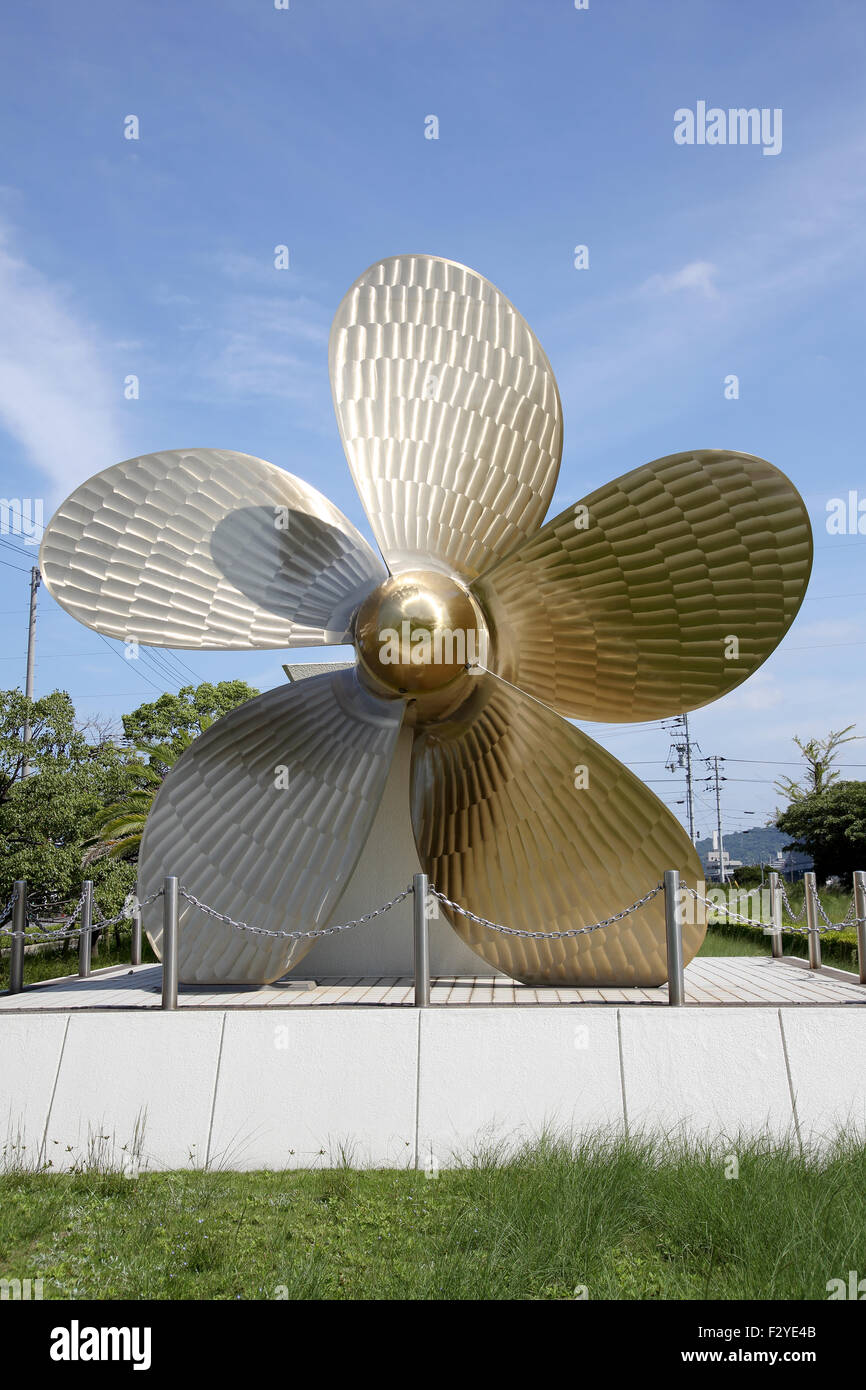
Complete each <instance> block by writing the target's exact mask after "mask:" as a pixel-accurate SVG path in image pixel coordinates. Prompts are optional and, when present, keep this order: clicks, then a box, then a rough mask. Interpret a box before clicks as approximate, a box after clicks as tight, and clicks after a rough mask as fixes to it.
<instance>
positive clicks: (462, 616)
mask: <svg viewBox="0 0 866 1390" xmlns="http://www.w3.org/2000/svg"><path fill="white" fill-rule="evenodd" d="M355 646H356V649H357V652H358V660H359V662H360V664H361V666H362V668H363V669H364V671H366V673H367V675H368V676H371V677H372V678H373V680H374V682H375V683H376V684H377V685H378V686H380V687H384V688H385V689H386V690H388V691H389V692H391V693H393V694H396V695H424V694H429V693H431V692H434V691H439V690H443V689H444V688H445V687H446V686H449V685H451V684H452V683H453V682H454V681H457V680H458V679H459V678H460V677H461V676H464V675H466V673H467V671H469V670H471V669H472V668H477V667H479V666H486V665H487V650H486V648H487V629H486V627H485V625H484V621H483V618H482V616H481V610H480V609H479V608H478V605H477V604H476V602H475V600H474V599H473V598H472V596H471V595H470V594H469V593H468V591H467V590H466V589H464V588H462V587H461V585H460V584H458V583H457V582H456V581H455V580H453V579H451V578H450V577H449V576H448V575H445V574H438V573H436V572H434V571H410V572H407V573H405V574H397V575H393V576H392V577H391V578H389V579H386V580H385V581H384V583H382V584H380V585H379V587H378V588H376V589H374V590H373V592H372V593H371V594H368V596H367V598H365V600H364V602H363V603H362V604H361V607H360V608H359V609H358V613H357V617H356V619H355Z"/></svg>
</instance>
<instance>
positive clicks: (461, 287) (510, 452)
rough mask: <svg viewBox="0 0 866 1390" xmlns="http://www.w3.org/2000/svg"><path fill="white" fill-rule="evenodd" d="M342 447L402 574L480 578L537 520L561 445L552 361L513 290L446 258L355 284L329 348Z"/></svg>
mask: <svg viewBox="0 0 866 1390" xmlns="http://www.w3.org/2000/svg"><path fill="white" fill-rule="evenodd" d="M329 365H330V372H331V390H332V393H333V397H334V407H335V409H336V412H337V421H338V424H339V427H340V434H341V436H342V439H343V445H344V447H345V450H346V455H347V457H348V460H349V466H350V468H351V470H352V476H353V477H354V479H355V485H356V487H357V489H358V491H359V493H360V495H361V500H362V501H363V503H364V507H365V510H366V512H367V516H368V517H369V519H370V525H371V526H372V528H373V532H374V534H375V536H376V539H377V541H378V543H379V546H380V548H381V550H382V554H383V555H384V556H385V559H386V560H387V562H388V566H389V568H390V569H391V571H392V573H397V572H398V571H400V570H407V569H417V568H422V569H430V568H433V567H435V568H438V569H442V570H445V571H451V572H457V573H459V574H460V575H462V576H463V577H464V578H470V579H471V578H474V577H475V576H476V575H477V574H479V573H481V572H482V571H483V570H484V569H486V568H487V567H488V566H489V565H490V564H492V563H494V561H496V560H498V559H499V558H501V557H502V556H503V555H506V554H507V553H508V551H510V550H513V548H514V547H515V546H516V545H518V544H519V543H520V542H521V541H522V540H524V539H525V538H526V537H528V536H530V535H532V533H533V532H534V531H535V530H536V529H537V527H538V526H539V525H540V524H541V521H542V519H543V517H544V514H545V512H546V511H547V508H548V506H549V504H550V499H551V497H552V496H553V490H554V488H555V486H556V477H557V473H558V472H559V461H560V456H561V453H562V409H561V406H560V401H559V392H558V390H557V387H556V380H555V378H554V375H553V371H552V370H551V366H550V363H549V362H548V360H547V357H546V356H545V354H544V351H543V349H542V347H541V345H540V343H539V342H538V340H537V339H536V337H535V335H534V334H533V333H532V331H531V329H530V328H529V325H528V324H527V323H526V322H525V320H524V319H523V318H522V317H521V315H520V314H519V313H518V312H517V310H516V309H515V308H514V306H513V305H512V304H510V303H509V301H508V300H507V299H506V298H505V296H504V295H503V294H501V293H500V292H499V290H497V289H496V288H495V286H493V285H491V284H490V282H489V281H488V280H485V279H484V277H483V276H481V275H478V274H477V273H476V272H475V271H474V270H469V269H467V267H466V266H463V265H458V264H457V263H456V262H454V261H446V260H442V259H441V258H440V257H438V256H391V257H389V258H388V259H387V260H383V261H377V263H376V264H375V265H373V266H371V267H370V269H369V270H367V271H365V273H364V274H363V275H362V276H361V277H360V279H358V280H356V281H355V284H354V285H353V286H352V288H351V289H350V290H349V292H348V294H347V295H346V296H345V298H344V299H343V301H342V303H341V304H340V307H339V309H338V310H337V314H336V317H335V318H334V323H333V327H332V329H331V341H330V349H329Z"/></svg>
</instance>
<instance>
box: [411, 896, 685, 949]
mask: <svg viewBox="0 0 866 1390" xmlns="http://www.w3.org/2000/svg"><path fill="white" fill-rule="evenodd" d="M661 891H662V885H661V884H660V883H657V884H656V886H655V888H651V889H650V890H649V892H648V893H644V895H643V897H642V898H638V900H637V902H634V903H632V904H631V906H630V907H626V908H624V909H623V911H622V912H615V913H614V914H613V916H612V917H605V919H604V921H602V922H593V923H592V924H591V926H586V927H573V928H572V929H571V930H570V931H523V930H521V929H520V928H519V927H503V926H502V925H501V923H499V922H491V921H490V919H489V918H488V917H479V916H478V914H477V913H476V912H470V911H469V909H468V907H463V906H461V904H460V903H455V902H453V901H452V899H451V898H446V896H445V894H444V893H440V891H439V889H438V888H434V887H433V886H432V885H431V887H430V894H431V896H432V897H434V898H438V899H439V901H440V903H444V904H445V906H446V907H450V908H451V909H452V910H453V911H454V912H459V913H460V914H461V915H462V916H463V917H468V918H469V920H470V921H471V922H477V923H478V924H479V926H482V927H489V928H490V930H491V931H498V932H501V933H502V935H503V936H522V937H528V938H530V939H531V940H532V941H551V940H556V941H563V940H565V939H566V937H574V936H587V935H589V933H590V932H594V931H598V929H599V927H609V926H610V925H611V924H612V923H613V922H621V921H622V919H623V918H624V917H628V916H629V914H630V913H632V912H637V911H638V909H639V908H641V907H643V906H644V905H645V904H646V903H648V902H649V901H650V899H651V898H654V897H655V896H656V894H657V893H660V892H661Z"/></svg>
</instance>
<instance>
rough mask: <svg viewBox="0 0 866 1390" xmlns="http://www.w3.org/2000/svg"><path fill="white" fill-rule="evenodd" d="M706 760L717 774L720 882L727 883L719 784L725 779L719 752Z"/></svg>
mask: <svg viewBox="0 0 866 1390" xmlns="http://www.w3.org/2000/svg"><path fill="white" fill-rule="evenodd" d="M704 761H705V762H706V764H707V767H709V766H710V764H711V763H712V765H713V775H714V776H715V781H716V838H717V840H718V846H719V882H720V883H725V882H726V879H725V842H724V840H723V838H722V798H721V792H720V790H719V784H720V783H721V782H723V781H724V780H725V779H724V777H723V776H721V777H720V775H719V761H720V759H719V755H718V754H714V755H713V757H711V758H705V759H704ZM724 761H725V760H724V758H721V762H724Z"/></svg>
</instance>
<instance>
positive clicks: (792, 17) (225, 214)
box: [0, 0, 866, 833]
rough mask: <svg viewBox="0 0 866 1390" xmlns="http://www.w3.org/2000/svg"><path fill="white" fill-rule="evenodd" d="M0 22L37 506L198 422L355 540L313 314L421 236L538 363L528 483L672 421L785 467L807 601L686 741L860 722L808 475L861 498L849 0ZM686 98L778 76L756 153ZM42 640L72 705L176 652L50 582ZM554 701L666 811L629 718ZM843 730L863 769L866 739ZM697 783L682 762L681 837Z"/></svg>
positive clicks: (251, 11)
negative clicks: (83, 613) (128, 656)
mask: <svg viewBox="0 0 866 1390" xmlns="http://www.w3.org/2000/svg"><path fill="white" fill-rule="evenodd" d="M3 30H4V33H3V43H2V59H0V65H2V66H0V73H2V77H0V112H2V115H0V120H2V130H3V142H2V144H3V151H4V155H3V164H2V173H0V323H2V324H3V325H4V327H3V330H2V333H0V434H2V459H3V465H2V494H3V495H4V496H6V497H24V498H40V497H41V498H43V499H44V508H45V517H46V520H47V518H48V516H49V515H50V513H51V511H52V510H53V509H54V507H55V506H56V505H57V503H58V502H59V501H60V500H62V498H63V497H64V496H65V495H66V494H67V493H68V492H69V491H71V490H72V488H73V487H74V486H76V484H77V483H79V482H81V481H83V480H84V478H85V477H87V476H88V475H89V474H91V473H94V472H97V471H98V470H99V469H101V468H105V467H107V466H108V465H110V464H112V463H114V462H117V461H119V460H121V459H123V458H128V457H131V456H133V455H136V454H142V453H148V452H151V451H154V450H158V449H165V448H178V447H184V446H212V447H221V448H227V449H237V450H240V451H242V452H245V453H251V454H255V455H258V456H259V457H262V458H265V459H269V460H270V461H271V462H273V463H276V464H279V465H282V466H284V467H286V468H288V469H289V470H290V471H291V472H294V473H297V474H299V475H300V476H301V477H303V478H306V479H307V480H309V481H311V482H313V483H314V484H315V485H316V486H317V487H319V488H320V489H321V490H322V491H324V492H325V493H326V494H327V495H328V496H329V497H331V498H332V500H333V501H335V502H336V503H337V504H338V505H339V506H341V507H342V508H343V510H344V511H345V512H346V513H347V514H348V515H349V516H350V518H351V519H352V520H353V521H354V522H355V523H356V524H357V525H359V526H360V527H361V528H362V530H365V531H366V532H367V534H369V530H368V528H367V527H366V526H365V522H364V517H363V514H362V512H361V508H360V505H359V502H358V499H357V496H356V494H355V492H354V489H353V487H352V484H351V481H350V479H349V475H348V470H347V468H346V465H345V463H344V460H343V456H342V451H341V448H340V443H339V438H338V434H337V429H336V424H335V420H334V415H333V408H332V405H331V399H330V391H329V386H328V375H327V334H328V328H329V325H330V321H331V318H332V316H333V313H334V311H335V310H336V307H337V305H338V303H339V301H340V298H341V297H342V295H343V293H344V292H345V290H346V289H347V288H348V286H349V285H350V284H351V282H352V281H353V280H354V279H355V278H356V277H357V275H359V274H360V272H361V271H362V270H364V269H365V267H366V266H367V265H369V264H370V263H371V262H373V261H374V260H376V259H378V258H380V257H382V256H386V255H391V254H395V253H398V252H405V251H428V252H433V253H436V254H440V255H443V256H447V257H450V258H452V259H454V260H458V261H462V262H464V263H466V264H468V265H470V266H472V267H474V268H475V269H477V270H479V271H481V272H482V273H483V274H485V275H486V276H488V277H489V278H490V279H491V280H493V282H494V283H495V284H497V285H498V286H499V287H500V288H501V289H502V290H503V291H504V292H505V294H507V295H508V297H509V298H510V299H511V300H512V301H513V302H514V303H515V304H516V306H517V307H518V308H519V309H520V310H521V312H522V313H523V314H524V315H525V317H526V318H527V319H528V321H529V322H530V324H531V325H532V327H533V328H534V330H535V332H536V333H537V335H538V337H539V338H540V339H541V341H542V343H543V345H544V347H545V349H546V351H547V353H548V356H549V357H550V359H551V362H552V365H553V368H554V370H555V372H556V375H557V379H558V381H559V386H560V391H561V394H562V400H563V407H564V413H565V447H564V454H563V464H562V471H561V474H560V481H559V486H558V489H557V494H556V498H555V501H554V510H560V508H561V507H563V506H565V505H567V504H568V503H569V502H572V501H574V500H576V499H578V498H579V497H581V496H582V495H584V494H585V493H586V492H589V491H590V490H591V489H592V488H594V487H596V486H598V485H599V484H600V483H602V482H604V481H606V480H607V479H609V478H611V477H614V476H616V475H618V474H620V473H623V472H626V471H627V470H629V469H630V468H633V467H635V466H637V465H638V464H640V463H643V462H645V461H647V460H650V459H653V458H657V457H661V456H663V455H665V454H669V453H673V452H677V451H679V450H684V449H691V448H709V447H728V448H736V449H742V450H745V451H746V452H750V453H756V454H759V455H762V456H763V457H765V458H768V459H770V460H771V461H772V462H774V463H776V464H777V465H778V466H779V467H780V468H782V469H783V470H784V471H785V472H786V473H787V474H788V475H789V476H790V477H791V478H792V479H793V481H794V482H795V483H796V485H797V486H798V487H799V489H800V491H801V492H802V493H803V496H804V497H805V499H806V502H807V504H808V506H809V510H810V513H811V515H812V520H813V526H814V529H815V541H816V552H815V567H814V570H813V576H812V581H811V584H810V590H809V598H808V599H807V601H806V603H805V604H804V606H803V609H802V610H801V614H800V616H799V617H798V619H797V621H796V623H795V625H794V626H793V628H792V629H791V632H790V633H789V635H788V636H787V638H786V639H785V641H784V643H783V644H782V646H781V647H780V649H779V650H778V652H777V653H776V654H775V655H774V656H773V657H772V658H771V659H770V661H769V662H768V663H767V664H766V665H765V666H764V667H763V668H762V670H761V671H760V672H759V673H757V674H756V675H755V676H754V677H753V678H752V679H751V680H750V681H749V682H748V683H747V684H746V685H745V686H744V687H743V688H742V689H741V690H740V691H738V692H735V693H734V694H733V695H731V696H729V697H728V698H727V699H725V700H722V701H719V702H717V703H716V704H714V705H712V706H710V707H708V708H706V709H704V710H700V711H698V712H697V713H696V714H695V715H694V717H693V719H692V729H693V734H694V736H695V737H696V738H697V739H698V740H699V742H700V745H701V749H702V751H703V752H704V753H705V754H710V753H724V754H726V755H727V756H728V758H729V759H730V760H733V759H735V758H737V759H744V760H746V759H754V760H758V759H763V760H769V759H778V760H781V761H784V760H791V759H792V758H793V757H794V750H793V745H792V743H791V738H792V735H793V734H795V733H799V734H801V735H807V736H808V735H813V734H816V735H820V734H823V733H825V732H826V731H827V730H828V729H830V728H833V727H839V726H841V725H845V724H849V723H851V722H852V721H854V720H859V728H860V731H862V732H863V733H864V734H866V718H864V717H863V715H864V709H863V691H864V689H866V619H864V598H866V563H864V557H866V535H862V536H861V535H856V534H855V535H844V536H831V535H829V534H828V533H827V530H826V526H825V518H826V508H827V503H828V500H829V499H831V498H833V497H846V496H847V494H848V492H849V491H850V490H855V491H856V490H859V497H860V499H862V500H864V501H866V467H864V459H863V444H862V440H863V427H862V400H863V395H864V390H863V388H864V381H863V376H864V354H863V348H862V324H863V322H864V307H866V306H864V283H866V277H864V273H863V271H864V265H863V261H864V247H866V236H864V223H866V219H864V181H863V173H864V150H866V110H864V107H866V97H864V90H866V89H864V83H863V65H864V56H866V12H864V10H863V7H862V5H861V4H860V3H858V0H851V3H838V2H837V0H824V3H822V4H821V5H816V4H814V3H812V2H811V0H809V2H808V3H807V2H805V0H793V3H792V2H791V0H786V3H782V0H773V2H772V3H768V2H765V3H764V4H762V5H760V6H756V5H754V4H753V3H750V2H749V0H735V3H730V0H727V3H701V0H666V2H665V3H664V4H651V5H648V4H646V3H645V0H625V2H624V3H623V2H622V0H617V2H616V3H614V0H590V3H589V8H588V10H585V11H576V10H575V9H574V5H573V0H544V3H542V2H541V0H535V2H534V3H525V0H524V2H523V3H518V2H517V0H473V3H471V4H467V3H465V0H462V2H461V3H456V2H455V0H438V3H437V4H435V5H422V4H408V3H395V2H393V0H369V2H368V3H366V4H358V3H357V0H355V2H354V3H350V2H349V0H330V2H329V0H317V3H313V0H291V4H290V8H289V9H288V10H276V9H275V8H274V6H273V0H208V3H206V4H205V3H202V0H193V2H192V3H185V4H183V5H177V4H169V3H161V2H160V0H157V3H153V0H151V2H150V3H146V4H143V5H138V6H118V5H117V4H115V3H103V2H102V0H90V3H88V4H86V5H69V4H68V3H57V2H56V0H46V3H42V4H40V5H39V6H29V7H16V9H15V10H14V12H8V11H7V13H6V15H5V17H4V20H3ZM698 101H706V102H707V104H708V106H719V107H722V108H729V107H738V106H746V107H758V108H770V109H775V108H780V109H781V110H782V112H783V127H782V128H783V143H782V149H781V152H780V153H779V154H778V155H776V156H765V155H764V154H763V153H762V150H761V148H760V147H758V146H741V145H731V146H715V147H711V146H707V145H704V146H698V145H693V146H681V145H677V144H676V143H675V142H674V139H673V131H674V112H675V111H676V110H677V109H678V108H681V107H690V108H693V109H694V108H695V106H696V103H697V102H698ZM130 114H132V115H136V116H137V117H138V119H139V122H140V139H139V140H137V141H131V140H126V139H124V138H123V125H124V118H125V117H126V116H128V115H130ZM431 114H434V115H436V116H437V117H438V119H439V139H438V140H435V141H434V140H427V139H425V138H424V123H425V117H426V116H428V115H431ZM278 244H286V245H288V246H289V248H290V256H291V269H290V270H288V271H277V270H275V269H274V265H273V253H274V247H275V246H276V245H278ZM578 244H585V245H586V246H588V248H589V268H588V269H587V270H576V269H575V268H574V265H573V253H574V247H575V246H576V245H578ZM129 374H135V375H136V376H138V378H139V380H140V398H139V399H138V400H131V401H128V400H125V399H124V393H123V384H124V379H125V378H126V377H127V376H128V375H129ZM729 374H736V375H737V376H738V378H739V382H740V396H739V399H738V400H727V399H725V395H724V379H725V377H726V376H728V375H729ZM864 527H866V522H864ZM25 552H27V553H25ZM0 560H2V561H3V562H4V563H3V566H2V568H0V576H2V577H0V583H2V586H3V592H2V599H3V602H2V604H0V624H2V634H3V638H4V641H3V644H2V646H3V655H2V668H0V669H2V677H0V680H2V684H3V685H6V686H10V685H14V684H16V683H18V684H20V683H23V679H24V652H25V646H26V604H27V575H26V573H25V572H24V571H25V570H26V567H27V566H28V564H30V563H33V562H35V550H34V551H33V552H32V558H31V552H29V551H27V548H26V547H23V546H22V545H21V542H20V540H19V541H15V542H14V543H12V544H10V542H9V540H8V539H4V540H2V541H0ZM13 566H20V567H22V568H21V569H19V570H17V571H16V569H15V568H13ZM113 645H114V646H115V647H116V646H117V644H113ZM300 655H301V657H303V655H305V654H303V653H301V654H300ZM307 655H315V656H317V657H320V653H319V652H316V653H315V654H314V653H308V654H307ZM179 656H180V658H181V660H182V661H184V662H185V664H186V668H187V671H192V672H194V673H195V675H196V676H197V677H201V678H206V679H212V680H218V679H227V678H231V677H235V676H239V677H243V678H245V679H247V680H249V681H250V682H251V683H253V684H254V685H257V686H258V687H259V688H261V689H266V688H269V687H271V686H273V685H276V684H278V683H280V682H281V681H282V680H283V679H284V677H283V674H282V671H281V666H280V662H281V659H285V658H284V657H283V654H281V653H276V652H274V653H259V654H256V653H251V654H241V653H237V654H236V653H224V654H210V653H194V654H185V653H179ZM37 658H38V659H37V668H36V691H37V694H41V693H45V692H46V691H48V690H50V689H52V688H54V687H55V686H57V685H60V686H62V687H64V688H67V689H68V690H69V691H70V692H71V693H72V695H73V696H74V698H75V701H76V704H77V706H78V707H79V709H80V711H81V713H82V714H88V713H96V712H97V711H99V712H109V713H112V714H115V715H118V714H119V713H120V712H122V711H124V710H127V709H131V708H133V707H134V706H135V705H136V704H137V703H139V701H140V699H147V698H149V697H155V695H156V693H157V692H156V689H154V686H156V687H157V688H158V689H165V688H174V689H176V688H177V684H178V683H179V680H180V679H188V678H189V677H188V674H186V673H184V672H183V671H182V670H181V668H179V667H178V666H177V665H176V664H175V663H173V662H172V660H171V658H169V665H168V667H166V665H165V664H159V663H158V662H157V663H154V662H152V661H151V660H150V659H149V658H145V659H144V660H143V661H142V662H139V663H131V662H126V661H123V659H122V657H121V656H118V655H117V654H114V655H112V654H111V653H110V652H109V651H108V650H107V648H106V645H105V643H104V642H103V641H102V640H101V639H100V638H99V637H98V636H97V635H96V634H95V633H92V632H90V631H89V630H88V629H86V628H82V627H80V626H79V625H78V624H76V623H75V622H73V620H72V619H70V618H68V617H66V616H65V615H64V614H63V613H62V611H61V610H60V609H59V608H58V607H57V605H56V604H55V603H54V601H53V600H52V599H51V598H50V596H49V595H47V594H46V593H45V591H44V590H43V591H42V592H41V593H40V602H39V636H38V649H37ZM170 669H171V670H173V671H174V672H175V674H176V676H177V679H176V680H175V682H174V684H173V685H172V684H170V681H169V674H168V672H169V670H170ZM148 682H151V684H149V683H148ZM586 727H587V731H588V732H589V733H591V734H592V735H593V736H595V737H597V738H599V740H600V741H601V742H603V743H605V744H606V746H607V747H609V748H610V749H611V751H613V752H615V753H616V754H617V756H619V757H620V758H622V759H623V761H625V762H627V763H629V764H630V765H631V766H633V767H634V769H635V771H636V772H638V774H639V775H641V776H643V777H644V778H645V779H646V780H648V781H649V782H650V784H651V785H652V786H653V789H654V790H655V791H656V792H657V793H658V794H659V795H661V796H662V797H663V799H664V800H666V801H667V802H668V803H669V804H673V805H674V808H675V809H676V810H677V811H678V812H679V813H682V811H683V809H684V808H683V807H682V806H679V807H677V806H676V805H675V803H676V801H677V799H678V798H680V797H682V795H683V792H682V787H681V783H680V782H679V781H678V780H677V779H675V778H673V777H671V776H670V775H669V774H667V773H666V772H665V771H664V760H665V757H666V754H667V750H668V744H669V738H668V736H667V734H666V732H665V731H664V730H663V729H661V728H660V727H659V725H657V724H653V725H647V726H639V727H637V728H635V727H634V726H632V727H630V728H614V727H613V726H595V725H588V726H586ZM861 749H862V753H861V752H860V751H859V750H861ZM846 756H847V757H850V759H851V762H852V764H853V763H863V764H866V744H852V745H849V749H848V753H847V754H846ZM727 770H728V774H729V777H730V779H731V780H730V781H728V782H727V783H726V784H725V788H724V808H725V823H726V826H727V827H729V828H731V829H734V828H745V827H747V826H748V825H749V824H753V823H761V822H762V821H763V820H764V819H765V817H766V815H767V813H768V812H770V811H771V810H772V808H773V806H774V805H775V804H776V803H777V801H778V798H777V796H776V795H775V794H774V792H773V791H772V787H771V781H772V777H773V776H775V775H778V774H779V773H780V772H783V771H793V770H794V769H793V768H785V767H783V766H778V767H776V766H773V765H772V764H770V763H769V762H766V761H765V762H758V761H744V762H741V763H734V762H733V761H729V763H728V769H727ZM741 774H742V776H741ZM847 775H849V776H852V777H860V776H863V775H864V772H863V771H858V770H856V769H855V767H853V766H852V767H850V768H849V769H848V770H847ZM702 805H705V806H706V807H707V810H706V812H705V811H704V810H703V809H701V806H702ZM709 805H710V802H709V798H708V797H705V795H704V794H703V793H702V799H701V803H699V815H698V828H699V829H701V830H702V831H704V832H705V833H706V832H708V831H709V830H710V829H711V817H710V813H709ZM747 811H753V812H755V813H756V814H754V815H751V816H748V815H746V812H747Z"/></svg>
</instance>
